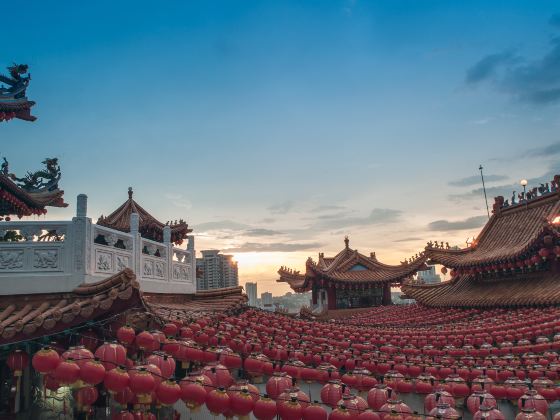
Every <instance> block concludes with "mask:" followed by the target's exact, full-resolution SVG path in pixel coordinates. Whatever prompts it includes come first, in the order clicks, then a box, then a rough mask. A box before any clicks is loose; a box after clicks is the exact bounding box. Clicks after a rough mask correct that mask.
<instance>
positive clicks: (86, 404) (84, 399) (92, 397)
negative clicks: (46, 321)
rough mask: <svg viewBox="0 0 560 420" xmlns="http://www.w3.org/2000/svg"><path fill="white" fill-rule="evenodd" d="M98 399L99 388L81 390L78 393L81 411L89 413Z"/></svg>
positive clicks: (77, 398) (90, 387)
mask: <svg viewBox="0 0 560 420" xmlns="http://www.w3.org/2000/svg"><path fill="white" fill-rule="evenodd" d="M97 397H99V392H97V388H95V387H94V386H88V387H85V388H80V389H79V390H78V391H77V392H76V403H77V405H78V409H79V410H81V411H89V410H90V408H91V406H92V405H93V404H94V403H95V401H97Z"/></svg>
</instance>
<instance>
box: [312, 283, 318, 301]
mask: <svg viewBox="0 0 560 420" xmlns="http://www.w3.org/2000/svg"><path fill="white" fill-rule="evenodd" d="M317 294H318V290H317V288H316V287H313V288H312V289H311V301H312V302H313V305H317Z"/></svg>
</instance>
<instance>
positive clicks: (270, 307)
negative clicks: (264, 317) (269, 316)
mask: <svg viewBox="0 0 560 420" xmlns="http://www.w3.org/2000/svg"><path fill="white" fill-rule="evenodd" d="M261 305H262V308H263V309H264V310H265V311H270V312H274V304H273V303H272V293H270V292H264V293H261Z"/></svg>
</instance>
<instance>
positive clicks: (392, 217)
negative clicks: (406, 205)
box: [312, 208, 402, 229]
mask: <svg viewBox="0 0 560 420" xmlns="http://www.w3.org/2000/svg"><path fill="white" fill-rule="evenodd" d="M401 214H402V211H400V210H395V209H379V208H376V209H373V210H372V211H371V212H370V214H369V215H368V216H365V217H348V216H343V217H340V218H332V219H328V220H325V221H320V222H318V223H317V224H315V225H314V226H313V227H312V228H327V229H330V228H332V227H333V226H336V227H337V228H343V227H348V226H367V225H379V224H385V223H393V222H396V221H398V220H399V219H400V216H401Z"/></svg>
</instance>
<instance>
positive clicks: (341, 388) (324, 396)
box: [321, 379, 350, 408]
mask: <svg viewBox="0 0 560 420" xmlns="http://www.w3.org/2000/svg"><path fill="white" fill-rule="evenodd" d="M349 393H350V389H349V388H348V387H347V386H346V385H344V384H342V383H341V382H340V380H338V379H335V380H332V381H329V382H328V383H326V384H325V385H324V386H323V388H321V401H322V402H323V404H326V405H328V406H329V407H331V408H335V407H336V405H337V403H338V402H339V401H340V400H341V399H342V396H343V395H344V394H349Z"/></svg>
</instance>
